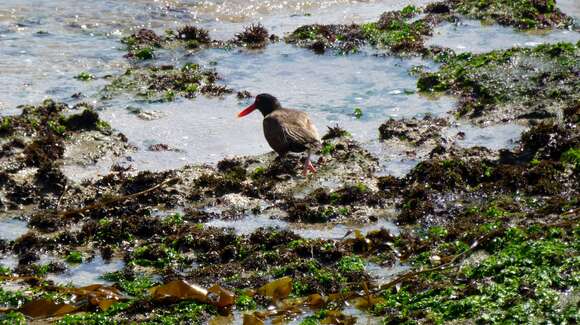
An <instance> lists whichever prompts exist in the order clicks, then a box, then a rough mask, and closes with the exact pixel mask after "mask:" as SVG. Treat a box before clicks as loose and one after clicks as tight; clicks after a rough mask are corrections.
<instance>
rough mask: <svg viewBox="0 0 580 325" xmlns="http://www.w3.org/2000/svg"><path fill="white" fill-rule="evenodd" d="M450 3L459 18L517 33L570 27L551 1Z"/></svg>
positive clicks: (568, 22) (473, 1)
mask: <svg viewBox="0 0 580 325" xmlns="http://www.w3.org/2000/svg"><path fill="white" fill-rule="evenodd" d="M451 3H452V4H453V6H454V7H455V9H456V10H457V11H458V12H459V13H461V14H464V15H468V16H470V17H474V18H477V19H488V20H494V21H496V22H498V23H500V24H502V25H509V26H514V27H517V28H520V29H530V28H551V27H560V28H564V27H569V26H571V25H572V24H573V20H572V18H570V17H568V16H567V15H566V14H564V13H563V12H561V11H560V9H558V8H556V1H554V0H518V1H511V0H494V1H491V0H485V1H479V0H460V1H454V2H451Z"/></svg>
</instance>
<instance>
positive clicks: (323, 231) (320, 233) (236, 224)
mask: <svg viewBox="0 0 580 325" xmlns="http://www.w3.org/2000/svg"><path fill="white" fill-rule="evenodd" d="M205 225H206V226H211V227H217V228H233V229H234V230H235V232H236V233H237V234H243V235H247V234H251V233H253V232H254V231H256V230H257V229H258V228H261V227H264V228H267V227H277V228H280V229H288V230H290V231H292V232H294V233H295V234H297V235H299V236H301V237H302V238H307V239H316V238H320V239H341V238H346V237H348V236H352V234H353V232H354V231H355V230H360V231H361V233H362V234H363V235H364V234H366V233H367V232H369V231H373V230H379V229H386V230H388V231H390V232H391V233H392V234H393V235H397V234H398V233H399V228H398V227H397V226H396V225H395V224H394V223H393V222H392V221H389V220H386V219H379V220H378V221H376V222H370V223H365V224H357V223H346V224H344V223H334V224H333V223H324V224H304V223H290V222H286V221H283V220H278V219H272V218H269V217H266V216H259V215H249V216H247V217H245V218H242V219H237V220H221V219H214V220H211V221H209V222H206V223H205Z"/></svg>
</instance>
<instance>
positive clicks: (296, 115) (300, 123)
mask: <svg viewBox="0 0 580 325" xmlns="http://www.w3.org/2000/svg"><path fill="white" fill-rule="evenodd" d="M263 126H264V136H265V137H266V141H268V144H269V145H270V147H272V149H274V151H276V152H277V153H278V154H279V155H281V156H283V155H285V154H286V153H288V152H289V151H291V152H303V151H305V150H307V149H316V148H317V147H318V146H320V136H319V135H318V131H317V130H316V127H315V126H314V124H313V123H312V121H310V118H309V117H308V115H307V114H306V113H304V112H301V111H297V110H294V109H288V108H281V109H277V110H275V111H273V112H272V113H270V114H268V115H266V116H265V117H264V121H263Z"/></svg>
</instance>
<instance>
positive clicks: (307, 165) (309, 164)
mask: <svg viewBox="0 0 580 325" xmlns="http://www.w3.org/2000/svg"><path fill="white" fill-rule="evenodd" d="M308 171H311V172H312V173H313V174H316V172H317V170H316V167H314V165H313V164H312V162H311V161H310V160H307V161H306V163H305V164H304V170H302V175H304V176H306V175H308Z"/></svg>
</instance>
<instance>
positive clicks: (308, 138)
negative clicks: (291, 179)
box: [238, 94, 321, 173]
mask: <svg viewBox="0 0 580 325" xmlns="http://www.w3.org/2000/svg"><path fill="white" fill-rule="evenodd" d="M256 109H257V110H259V111H260V112H261V113H262V115H264V121H263V127H264V136H265V137H266V141H268V144H269V145H270V147H272V149H274V151H276V152H277V153H278V154H279V155H280V156H284V155H286V154H287V153H288V152H303V151H307V152H308V153H307V157H306V162H305V165H304V171H305V173H306V171H307V170H308V169H309V170H311V171H312V172H316V168H314V166H313V165H312V163H311V162H310V154H311V152H312V151H314V150H315V149H316V148H318V147H319V146H320V145H321V140H320V136H319V134H318V131H317V130H316V126H314V123H312V121H311V120H310V117H309V116H308V114H306V113H304V112H301V111H298V110H295V109H289V108H282V106H281V105H280V102H279V101H278V99H276V97H274V96H272V95H269V94H260V95H258V96H256V100H255V102H254V103H253V104H252V105H250V106H248V108H246V109H245V110H243V111H242V112H240V113H239V114H238V116H240V117H241V116H245V115H248V114H250V113H251V112H252V111H254V110H256Z"/></svg>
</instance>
